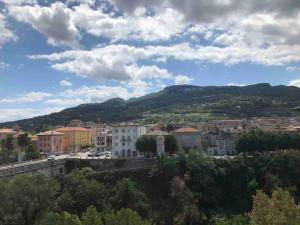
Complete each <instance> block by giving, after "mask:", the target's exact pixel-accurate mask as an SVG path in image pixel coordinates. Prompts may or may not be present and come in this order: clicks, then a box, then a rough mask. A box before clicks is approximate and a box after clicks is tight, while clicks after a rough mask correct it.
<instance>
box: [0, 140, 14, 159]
mask: <svg viewBox="0 0 300 225" xmlns="http://www.w3.org/2000/svg"><path fill="white" fill-rule="evenodd" d="M1 148H2V151H1V155H2V160H3V162H4V163H8V162H10V158H11V157H12V156H13V153H14V152H13V150H14V138H13V136H12V135H8V136H7V137H6V138H5V139H4V140H2V141H1Z"/></svg>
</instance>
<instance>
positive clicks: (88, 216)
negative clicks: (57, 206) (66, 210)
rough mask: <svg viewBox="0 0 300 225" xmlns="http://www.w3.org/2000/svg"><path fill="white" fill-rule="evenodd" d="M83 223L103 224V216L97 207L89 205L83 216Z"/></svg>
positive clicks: (87, 224)
mask: <svg viewBox="0 0 300 225" xmlns="http://www.w3.org/2000/svg"><path fill="white" fill-rule="evenodd" d="M81 220H82V223H83V225H103V223H102V217H101V214H100V213H99V212H97V210H96V208H95V207H92V206H90V207H88V208H87V210H86V212H85V213H84V214H83V216H82V219H81Z"/></svg>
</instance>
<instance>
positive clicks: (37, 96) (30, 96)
mask: <svg viewBox="0 0 300 225" xmlns="http://www.w3.org/2000/svg"><path fill="white" fill-rule="evenodd" d="M50 96H52V94H50V93H45V92H29V93H26V94H22V95H19V96H18V97H15V98H3V99H0V103H32V102H38V101H42V100H44V99H45V98H48V97H50Z"/></svg>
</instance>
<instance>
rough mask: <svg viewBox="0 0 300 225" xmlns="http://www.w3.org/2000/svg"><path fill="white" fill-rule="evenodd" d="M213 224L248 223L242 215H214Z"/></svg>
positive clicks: (244, 224) (242, 224)
mask: <svg viewBox="0 0 300 225" xmlns="http://www.w3.org/2000/svg"><path fill="white" fill-rule="evenodd" d="M215 221H216V222H215V225H248V219H247V218H246V217H244V216H242V215H236V216H233V217H231V218H228V217H216V218H215Z"/></svg>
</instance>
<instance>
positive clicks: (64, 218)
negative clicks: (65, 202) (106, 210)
mask: <svg viewBox="0 0 300 225" xmlns="http://www.w3.org/2000/svg"><path fill="white" fill-rule="evenodd" d="M40 225H85V224H83V223H82V222H81V221H80V220H79V218H78V216H76V215H72V214H70V213H67V212H64V213H62V214H59V213H53V212H50V213H48V214H47V215H46V217H45V218H44V219H43V220H42V222H41V223H40ZM95 225H97V224H95Z"/></svg>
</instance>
